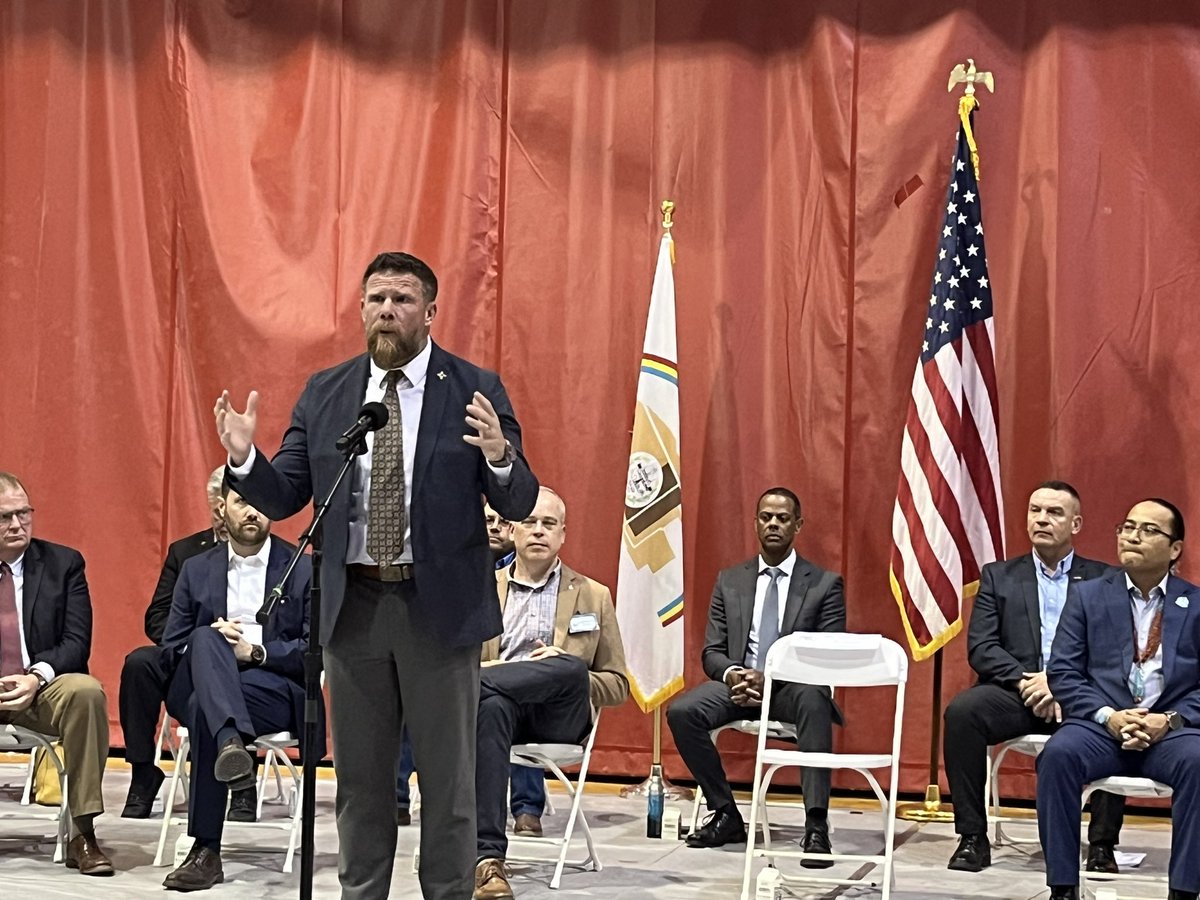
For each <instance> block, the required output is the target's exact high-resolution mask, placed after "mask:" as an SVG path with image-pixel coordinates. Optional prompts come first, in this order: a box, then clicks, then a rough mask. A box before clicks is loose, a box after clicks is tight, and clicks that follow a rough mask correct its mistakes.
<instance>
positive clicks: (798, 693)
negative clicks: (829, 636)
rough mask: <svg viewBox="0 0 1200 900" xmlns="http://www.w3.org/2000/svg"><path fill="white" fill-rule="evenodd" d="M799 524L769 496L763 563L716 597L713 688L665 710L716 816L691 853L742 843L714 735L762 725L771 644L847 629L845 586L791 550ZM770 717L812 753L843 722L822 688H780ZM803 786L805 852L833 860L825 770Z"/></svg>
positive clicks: (741, 572) (725, 583)
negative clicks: (727, 728)
mask: <svg viewBox="0 0 1200 900" xmlns="http://www.w3.org/2000/svg"><path fill="white" fill-rule="evenodd" d="M803 524H804V519H803V518H802V516H801V514H800V500H799V498H797V497H796V495H795V494H794V493H792V492H791V491H790V490H788V489H787V488H778V487H777V488H771V489H769V490H768V491H766V492H765V493H764V494H763V495H762V496H761V497H760V498H759V500H758V510H757V514H756V517H755V527H756V529H757V531H758V542H759V545H760V548H761V549H760V552H759V555H758V556H756V557H754V558H753V559H750V560H747V561H746V562H744V563H742V564H741V565H737V566H734V567H733V568H730V569H725V570H724V571H723V572H721V573H720V574H719V575H718V576H717V584H716V587H715V588H714V589H713V597H712V603H711V605H710V606H709V610H708V628H707V630H706V631H705V634H704V656H703V663H704V671H705V672H706V673H707V674H708V677H709V678H711V679H712V680H711V681H709V682H707V683H706V684H702V685H700V686H699V687H697V688H694V689H693V690H691V691H689V692H688V693H686V694H684V696H683V697H681V698H680V699H679V700H677V701H675V702H674V703H672V704H671V707H670V708H669V709H668V710H667V723H668V724H669V725H670V727H671V734H672V735H674V737H675V746H676V747H677V748H678V749H679V755H680V756H682V757H683V761H684V762H685V763H687V767H688V769H689V770H690V771H691V773H692V776H693V777H694V778H695V779H696V782H697V784H699V785H700V787H701V788H702V789H703V790H704V797H705V799H706V800H707V801H708V808H709V809H710V810H712V813H713V814H712V815H711V816H710V817H709V819H708V821H707V822H706V823H705V824H704V825H703V826H702V827H700V828H699V829H697V830H696V831H695V832H694V833H693V834H689V835H688V837H687V844H688V846H689V847H719V846H721V845H723V844H728V843H741V842H744V841H745V840H746V825H745V822H743V820H742V816H741V813H739V812H738V809H737V806H736V805H735V803H734V801H733V791H732V790H731V788H730V787H729V781H728V779H727V778H726V777H725V770H724V768H723V767H722V765H721V757H720V755H719V754H718V753H717V748H716V747H715V746H714V745H713V742H712V740H711V738H710V737H709V732H710V731H712V730H713V729H714V728H718V727H720V726H722V725H727V724H728V723H730V722H733V721H735V720H737V719H749V718H757V717H758V715H759V707H761V705H762V689H763V681H764V679H763V672H762V666H763V662H764V661H765V660H766V654H767V650H768V649H770V645H771V643H772V642H773V641H774V640H775V639H776V638H778V637H779V636H780V635H784V634H791V633H792V632H794V631H845V630H846V601H845V598H844V596H843V593H842V577H841V576H840V575H838V574H837V573H836V572H829V571H826V570H825V569H822V568H820V567H819V566H816V565H814V564H813V563H811V562H809V561H808V560H806V559H804V558H803V557H801V556H799V555H798V554H797V553H796V552H795V551H794V550H793V549H792V543H793V542H794V541H795V538H796V533H797V532H798V531H799V530H800V526H801V525H803ZM772 607H774V609H772ZM764 611H766V613H765V614H764ZM770 714H771V718H772V719H776V720H780V721H783V722H789V723H792V724H794V725H795V726H796V732H797V744H798V746H799V747H800V749H802V750H807V751H812V752H827V751H829V750H832V749H833V723H834V722H837V723H838V724H839V725H840V724H841V723H842V714H841V711H840V710H839V709H838V708H837V705H836V704H835V703H834V702H833V697H832V696H831V695H830V692H829V688H828V687H827V686H824V685H812V684H792V683H784V682H781V683H780V684H779V685H778V686H777V687H776V688H775V691H774V695H773V696H772V698H771V711H770ZM801 784H802V787H803V789H804V807H805V814H806V821H805V828H804V850H805V852H807V853H829V852H831V848H830V843H829V821H828V810H829V770H828V769H809V768H806V769H804V770H803V772H802V773H801ZM801 865H803V866H807V867H809V868H826V867H828V866H829V865H832V860H830V861H828V862H826V861H825V860H820V859H805V860H803V861H802V862H801Z"/></svg>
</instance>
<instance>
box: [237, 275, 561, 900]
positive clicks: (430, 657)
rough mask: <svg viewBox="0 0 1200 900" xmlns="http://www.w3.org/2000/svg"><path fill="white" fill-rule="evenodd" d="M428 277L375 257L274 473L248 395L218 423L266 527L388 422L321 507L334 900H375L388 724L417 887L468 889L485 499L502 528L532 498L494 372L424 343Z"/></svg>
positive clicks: (381, 868) (487, 609)
mask: <svg viewBox="0 0 1200 900" xmlns="http://www.w3.org/2000/svg"><path fill="white" fill-rule="evenodd" d="M437 308H438V307H437V278H436V276H435V275H434V274H433V271H432V270H431V269H430V268H429V266H428V265H426V264H425V263H424V262H422V261H421V260H419V259H417V258H416V257H414V256H410V255H409V254H407V253H382V254H380V255H379V256H377V257H375V259H374V260H373V261H372V262H371V264H370V265H369V266H367V270H366V272H365V273H364V275H363V280H362V299H361V312H362V321H363V326H364V330H365V336H366V340H367V353H365V354H362V355H361V356H357V357H355V358H354V359H351V360H348V361H346V362H344V363H342V364H341V365H338V366H334V367H333V368H332V369H326V370H324V371H322V372H318V373H317V374H315V375H313V376H312V377H311V378H310V379H309V381H308V384H307V385H306V386H305V388H304V391H303V393H302V394H301V395H300V399H299V400H298V401H297V403H296V406H295V409H294V410H293V412H292V423H291V426H290V427H289V428H288V430H287V432H286V433H285V434H284V436H283V443H282V445H281V446H280V448H279V450H278V452H276V454H275V456H274V457H272V459H271V460H270V461H268V460H267V459H266V457H264V456H263V455H262V454H261V453H260V452H259V451H258V450H257V449H256V448H255V446H254V431H255V425H256V420H257V408H258V395H257V393H255V392H253V391H251V393H250V396H249V398H248V400H247V401H246V408H245V411H244V412H238V411H237V410H235V409H234V407H233V405H232V404H231V402H230V398H229V392H228V391H226V392H224V393H223V394H222V395H221V397H220V399H218V400H217V403H216V406H215V408H214V414H215V416H216V424H217V433H218V435H219V436H220V438H221V443H222V445H224V447H225V449H226V450H227V451H228V452H229V464H228V469H227V477H228V478H229V480H230V482H231V484H233V486H234V488H235V489H236V490H237V491H238V493H240V494H241V495H242V496H244V497H246V498H247V499H248V500H249V501H250V502H251V503H252V504H253V505H254V506H256V507H257V508H258V509H260V510H262V512H263V513H264V514H266V515H267V516H268V517H269V518H271V519H274V520H281V519H285V518H287V517H288V516H291V515H293V514H295V513H296V512H299V511H300V510H301V509H302V508H303V507H304V506H305V505H306V504H307V503H308V502H309V500H310V499H312V498H314V497H316V498H318V500H319V499H322V498H324V496H325V495H326V494H327V493H328V491H329V490H330V489H331V487H332V485H333V480H334V478H335V477H336V476H337V471H338V469H339V467H340V465H341V455H340V454H339V453H338V451H337V449H336V446H335V445H336V443H337V439H338V436H339V435H340V434H341V433H342V432H343V431H344V430H345V429H346V428H348V427H349V426H351V425H353V424H354V422H355V420H356V419H357V418H358V416H359V409H360V408H361V407H362V405H363V404H364V403H369V402H382V403H383V404H384V406H386V407H387V409H388V420H387V423H386V424H385V425H384V426H383V427H382V428H381V429H379V430H378V431H377V432H374V433H373V434H368V435H367V438H366V440H367V452H366V453H365V454H363V455H362V456H359V457H358V460H357V462H356V464H355V466H354V467H353V469H352V470H351V471H352V477H351V478H349V479H347V480H345V481H343V482H342V484H341V486H340V487H339V488H338V492H337V493H336V494H335V495H334V497H333V500H332V502H331V504H330V508H329V512H328V513H327V515H326V517H325V521H324V526H323V530H324V542H323V548H322V549H323V551H324V565H323V566H322V568H321V589H322V591H323V592H324V593H323V600H324V603H323V607H322V610H321V622H320V640H321V641H322V642H323V644H324V647H325V654H324V656H325V666H326V668H327V670H328V673H329V679H328V680H329V694H330V701H331V710H330V712H331V716H332V725H333V728H332V731H333V754H334V768H335V769H336V771H337V782H338V792H337V826H338V838H339V842H340V848H339V851H338V877H339V879H340V881H341V886H342V897H343V898H347V900H360V898H376V897H379V898H382V897H386V896H387V895H388V888H389V886H390V883H391V874H392V859H393V856H394V854H395V849H396V829H395V828H391V827H389V828H383V827H380V823H384V822H393V821H394V819H395V771H396V758H397V755H398V753H399V749H400V728H401V723H402V722H404V723H406V724H407V725H408V730H409V734H410V736H411V738H412V744H413V756H414V761H415V763H416V767H417V771H419V772H420V773H421V844H422V853H421V871H420V881H421V890H422V893H423V894H424V896H425V897H426V898H430V900H432V898H438V900H442V898H446V900H451V898H453V900H461V898H463V897H469V896H470V895H471V893H472V890H473V887H474V870H475V721H476V713H477V709H478V703H479V647H480V645H481V644H482V643H483V642H484V641H485V640H487V639H489V638H492V637H495V636H496V635H497V634H499V633H500V631H501V626H502V622H501V618H500V609H499V606H498V605H497V604H496V581H495V575H494V574H493V566H492V555H491V552H490V551H489V548H488V535H487V530H486V528H485V527H484V521H483V507H482V506H481V504H480V502H479V500H480V496H481V495H483V496H486V497H487V501H488V503H489V504H490V505H491V507H492V508H493V509H495V510H496V511H497V512H498V513H500V515H502V516H503V517H504V518H505V519H508V520H509V521H520V520H522V519H524V518H525V517H526V516H527V515H529V512H530V510H532V509H533V506H534V503H535V502H536V500H537V494H538V483H537V479H536V478H535V477H534V475H533V472H531V471H530V469H529V466H528V464H527V463H526V462H525V457H524V455H523V453H522V451H521V428H520V426H519V425H518V424H517V419H516V416H515V415H514V414H513V410H512V406H511V404H510V403H509V401H508V395H507V394H506V393H505V390H504V386H503V384H501V382H500V379H499V377H498V376H497V375H496V374H495V373H494V372H489V371H486V370H484V369H480V368H478V367H476V366H474V365H472V364H471V363H469V362H467V361H466V360H464V359H460V358H459V357H457V356H453V355H451V354H450V353H447V352H446V351H445V350H443V349H442V348H441V347H439V346H437V345H436V344H434V343H433V341H431V340H430V339H429V329H430V326H431V325H432V324H433V319H434V316H435V315H436V314H437Z"/></svg>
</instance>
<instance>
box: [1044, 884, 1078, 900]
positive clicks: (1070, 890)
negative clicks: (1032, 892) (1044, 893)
mask: <svg viewBox="0 0 1200 900" xmlns="http://www.w3.org/2000/svg"><path fill="white" fill-rule="evenodd" d="M1050 900H1079V886H1078V885H1074V884H1060V885H1059V886H1058V887H1055V886H1054V885H1050Z"/></svg>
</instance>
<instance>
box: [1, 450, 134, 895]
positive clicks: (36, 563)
mask: <svg viewBox="0 0 1200 900" xmlns="http://www.w3.org/2000/svg"><path fill="white" fill-rule="evenodd" d="M83 569H84V565H83V557H82V556H80V554H79V552H78V551H77V550H72V549H71V548H70V547H63V546H61V545H60V544H52V543H50V542H49V541H41V540H37V539H35V538H34V537H33V508H32V507H31V506H30V505H29V496H28V494H26V492H25V487H24V486H23V485H22V484H21V482H20V481H19V480H18V479H17V477H16V476H15V475H11V474H9V473H7V472H0V724H5V723H12V724H14V725H21V726H23V727H25V728H30V729H32V730H34V731H39V732H41V733H43V734H51V735H56V736H57V737H58V738H59V739H60V740H61V741H62V746H63V756H64V758H65V760H66V767H67V801H68V803H69V805H70V808H71V815H72V817H73V819H74V821H75V829H76V831H78V832H79V833H78V835H77V836H76V837H75V838H74V839H72V841H71V842H70V844H68V845H67V854H66V864H67V866H68V867H69V868H73V869H78V870H79V871H80V872H81V873H82V874H84V875H111V874H112V873H113V865H112V861H111V860H109V858H108V857H107V856H106V855H105V854H104V851H103V850H101V849H100V845H99V843H97V841H96V831H95V828H94V825H93V822H94V820H95V818H96V816H98V815H100V813H102V812H104V795H103V793H102V792H101V778H102V777H103V775H104V763H105V760H106V759H107V757H108V701H107V700H106V699H105V696H104V688H103V687H101V686H100V682H98V681H97V680H96V679H95V678H92V677H91V676H90V675H88V674H87V670H88V657H89V656H90V655H91V652H92V598H91V594H90V593H89V592H88V585H87V578H86V577H85V575H84V571H83Z"/></svg>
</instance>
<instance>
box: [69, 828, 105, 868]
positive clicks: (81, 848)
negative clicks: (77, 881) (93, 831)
mask: <svg viewBox="0 0 1200 900" xmlns="http://www.w3.org/2000/svg"><path fill="white" fill-rule="evenodd" d="M66 863H67V868H68V869H78V870H79V874H80V875H111V874H112V873H113V864H112V860H111V859H109V858H108V857H107V856H105V855H104V851H103V850H101V849H100V845H99V844H98V843H96V836H95V835H91V836H90V837H89V836H87V835H82V834H77V835H75V837H74V838H72V839H71V843H69V844H67V859H66Z"/></svg>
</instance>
